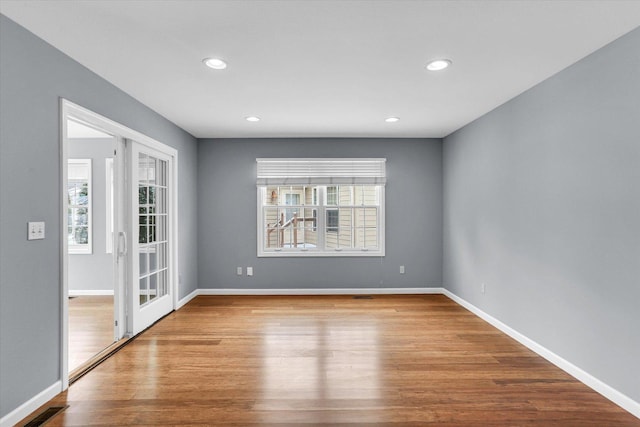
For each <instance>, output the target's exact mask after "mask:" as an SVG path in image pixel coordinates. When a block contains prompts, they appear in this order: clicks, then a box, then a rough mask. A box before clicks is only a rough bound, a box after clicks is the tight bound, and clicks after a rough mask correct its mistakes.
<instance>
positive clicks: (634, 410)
mask: <svg viewBox="0 0 640 427" xmlns="http://www.w3.org/2000/svg"><path fill="white" fill-rule="evenodd" d="M443 293H444V295H446V296H447V297H449V298H451V299H452V300H453V301H455V302H456V303H458V304H460V305H461V306H463V307H464V308H466V309H467V310H469V311H470V312H472V313H473V314H475V315H476V316H478V317H480V318H481V319H482V320H484V321H486V322H487V323H489V324H491V325H493V326H495V327H496V328H498V329H499V330H500V331H502V332H504V333H505V334H507V335H509V336H510V337H511V338H513V339H514V340H516V341H518V342H519V343H520V344H522V345H524V346H525V347H527V348H529V349H530V350H532V351H533V352H535V353H537V354H538V355H539V356H542V357H544V358H545V359H547V360H548V361H549V362H551V363H553V364H554V365H556V366H557V367H558V368H560V369H562V370H563V371H565V372H566V373H568V374H569V375H571V376H572V377H574V378H575V379H577V380H578V381H580V382H582V383H583V384H585V385H586V386H588V387H590V388H592V389H593V390H595V391H597V392H598V393H600V394H601V395H603V396H604V397H606V398H607V399H609V400H610V401H612V402H613V403H615V404H616V405H618V406H620V407H622V408H623V409H624V410H626V411H629V412H630V413H631V414H633V415H634V416H636V417H638V418H640V403H639V402H636V401H635V400H633V399H631V398H630V397H629V396H627V395H625V394H623V393H621V392H619V391H618V390H616V389H615V388H613V387H611V386H610V385H608V384H606V383H604V382H602V381H601V380H599V379H598V378H596V377H594V376H593V375H591V374H589V373H588V372H585V371H584V370H582V369H580V368H579V367H577V366H576V365H574V364H572V363H571V362H569V361H568V360H566V359H563V358H562V357H560V356H558V355H557V354H555V353H554V352H552V351H551V350H549V349H548V348H546V347H544V346H542V345H540V344H538V343H537V342H535V341H533V340H532V339H529V338H528V337H526V336H525V335H522V334H521V333H520V332H518V331H516V330H515V329H512V328H511V327H509V326H507V325H505V324H504V323H502V322H501V321H499V320H498V319H496V318H495V317H493V316H491V315H489V314H487V313H485V312H484V311H482V310H480V309H479V308H478V307H476V306H475V305H473V304H471V303H469V302H468V301H466V300H464V299H462V298H460V297H459V296H457V295H455V294H453V293H451V292H450V291H448V290H446V289H443Z"/></svg>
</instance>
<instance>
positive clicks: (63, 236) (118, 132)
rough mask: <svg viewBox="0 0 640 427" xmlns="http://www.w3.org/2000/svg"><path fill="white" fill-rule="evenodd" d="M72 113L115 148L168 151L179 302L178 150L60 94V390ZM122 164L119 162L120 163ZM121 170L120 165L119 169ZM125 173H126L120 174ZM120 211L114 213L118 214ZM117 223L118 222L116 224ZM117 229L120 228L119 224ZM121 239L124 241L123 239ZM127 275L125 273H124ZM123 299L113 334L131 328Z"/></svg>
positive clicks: (64, 364)
mask: <svg viewBox="0 0 640 427" xmlns="http://www.w3.org/2000/svg"><path fill="white" fill-rule="evenodd" d="M70 116H71V117H73V118H75V119H78V120H80V121H83V122H86V123H87V124H89V125H92V126H94V127H97V128H100V129H102V130H104V131H106V132H108V133H110V134H113V135H114V136H115V137H116V140H117V142H116V143H117V149H118V150H122V149H123V148H124V144H125V139H131V140H134V141H136V142H138V143H140V144H142V145H145V146H147V147H150V148H153V149H156V150H159V151H164V152H166V153H168V154H169V155H170V156H171V157H172V158H173V162H172V163H173V173H172V178H171V180H172V181H171V185H172V186H173V188H174V200H175V201H176V203H174V204H173V212H172V214H173V215H172V216H173V219H172V224H171V225H172V227H171V228H172V230H173V231H172V234H171V236H170V239H172V240H173V244H172V245H170V261H169V262H170V263H171V264H170V266H171V276H170V283H169V286H170V287H171V292H172V295H173V298H172V304H173V309H175V308H176V307H177V306H178V210H177V200H178V150H176V149H175V148H172V147H169V146H167V145H165V144H162V143H161V142H158V141H156V140H155V139H153V138H150V137H148V136H146V135H144V134H142V133H140V132H137V131H135V130H133V129H130V128H128V127H126V126H124V125H121V124H120V123H117V122H115V121H113V120H110V119H108V118H106V117H104V116H101V115H99V114H97V113H94V112H93V111H90V110H88V109H86V108H84V107H81V106H79V105H77V104H74V103H73V102H71V101H68V100H66V99H64V98H60V135H59V138H60V181H59V186H60V193H59V194H60V200H61V218H60V236H59V238H60V275H61V277H60V281H61V283H62V289H61V294H60V299H61V301H60V306H61V319H60V323H61V326H62V334H61V340H62V343H61V344H62V345H61V346H60V348H61V357H60V372H61V382H62V390H63V391H64V390H66V389H67V388H68V387H69V343H68V339H69V323H68V322H69V298H68V293H69V282H68V242H67V216H66V212H67V198H66V197H65V194H66V185H67V159H68V147H67V137H66V136H67V118H68V117H70ZM119 154H120V155H119V156H117V157H116V158H117V159H118V161H121V162H123V161H125V159H124V157H126V156H124V151H120V153H119ZM121 166H122V164H121ZM120 170H123V169H120ZM120 175H126V174H120ZM119 179H120V180H122V179H125V177H124V176H120V178H119ZM122 199H123V200H124V199H126V197H122ZM119 205H120V206H119V207H118V209H120V210H122V209H124V210H125V212H126V209H127V207H126V206H122V205H123V204H122V203H121V204H119ZM118 216H119V215H116V217H118ZM116 226H117V224H116ZM117 229H122V227H121V226H120V227H119V228H117ZM128 240H129V242H128V245H129V246H130V245H131V241H130V240H131V239H128ZM116 241H117V244H115V245H114V248H113V253H114V256H116V257H118V253H117V252H118V249H119V246H120V238H119V237H118V239H117V240H116ZM123 243H124V242H123ZM125 277H126V273H125ZM116 286H119V288H118V289H117V290H116V291H115V292H114V294H119V296H118V297H119V298H120V301H122V302H125V301H126V297H125V284H124V283H123V281H122V280H118V283H116ZM131 286H133V285H132V284H131V283H129V284H128V287H131ZM125 305H126V303H122V304H119V305H118V306H119V308H120V309H119V313H117V314H116V321H117V322H118V329H117V332H116V335H118V336H117V337H116V338H117V339H120V338H122V337H124V336H126V335H127V334H129V333H130V331H128V330H126V329H127V326H126V325H127V320H126V314H125V309H126V307H125Z"/></svg>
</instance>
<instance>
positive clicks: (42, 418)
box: [23, 406, 67, 427]
mask: <svg viewBox="0 0 640 427" xmlns="http://www.w3.org/2000/svg"><path fill="white" fill-rule="evenodd" d="M65 409H67V406H51V407H49V408H47V409H45V410H44V411H42V412H41V413H40V414H38V415H37V416H36V417H35V418H34V419H32V420H31V421H29V422H28V423H26V424H25V425H24V426H23V427H38V426H41V425H44V424H45V423H47V422H48V421H49V420H50V419H51V418H53V417H55V416H56V415H57V414H58V413H59V412H62V411H64V410H65Z"/></svg>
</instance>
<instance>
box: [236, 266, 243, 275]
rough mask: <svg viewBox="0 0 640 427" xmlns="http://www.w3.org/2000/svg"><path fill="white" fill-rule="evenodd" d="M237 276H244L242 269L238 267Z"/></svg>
mask: <svg viewBox="0 0 640 427" xmlns="http://www.w3.org/2000/svg"><path fill="white" fill-rule="evenodd" d="M236 274H237V275H238V276H242V267H236Z"/></svg>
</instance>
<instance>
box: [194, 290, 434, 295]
mask: <svg viewBox="0 0 640 427" xmlns="http://www.w3.org/2000/svg"><path fill="white" fill-rule="evenodd" d="M443 292H444V288H327V289H323V288H314V289H304V288H298V289H198V295H393V294H442V293H443Z"/></svg>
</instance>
